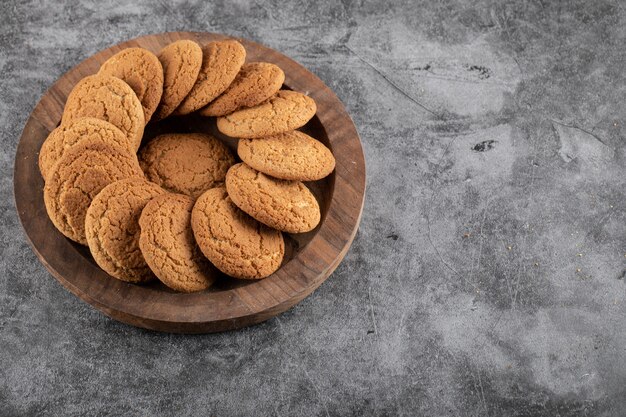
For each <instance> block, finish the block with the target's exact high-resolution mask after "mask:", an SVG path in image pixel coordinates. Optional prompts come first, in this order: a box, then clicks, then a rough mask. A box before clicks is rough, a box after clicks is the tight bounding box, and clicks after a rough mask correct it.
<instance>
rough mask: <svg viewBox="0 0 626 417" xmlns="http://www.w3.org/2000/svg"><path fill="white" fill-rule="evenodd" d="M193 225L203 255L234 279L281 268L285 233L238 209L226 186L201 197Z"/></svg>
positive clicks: (252, 276)
mask: <svg viewBox="0 0 626 417" xmlns="http://www.w3.org/2000/svg"><path fill="white" fill-rule="evenodd" d="M191 226H192V229H193V233H194V237H195V238H196V242H198V246H199V247H200V249H201V250H202V253H203V254H204V256H206V257H207V258H208V259H209V260H210V261H211V262H212V263H213V265H215V266H216V267H217V268H218V269H219V270H220V271H222V272H224V273H225V274H227V275H230V276H232V277H235V278H242V279H260V278H265V277H267V276H269V275H271V274H272V273H274V272H275V271H276V270H277V269H278V268H279V267H280V264H281V262H282V259H283V256H284V254H285V243H284V241H283V236H282V234H281V233H280V232H279V231H278V230H274V229H271V228H269V227H267V226H265V225H263V224H261V223H259V222H257V221H256V220H254V219H253V218H252V217H250V216H248V215H247V214H246V213H244V212H243V211H241V210H240V209H239V208H237V206H236V205H235V204H234V203H233V202H232V201H231V199H230V197H228V194H227V192H226V189H225V188H224V187H217V188H213V189H211V190H208V191H207V192H205V193H204V194H202V195H201V196H200V197H199V198H198V200H197V201H196V204H195V205H194V207H193V210H192V212H191Z"/></svg>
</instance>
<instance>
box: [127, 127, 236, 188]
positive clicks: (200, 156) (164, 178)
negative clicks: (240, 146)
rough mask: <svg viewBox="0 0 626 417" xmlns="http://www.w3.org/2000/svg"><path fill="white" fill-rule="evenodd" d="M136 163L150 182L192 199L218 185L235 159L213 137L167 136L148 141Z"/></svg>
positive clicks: (180, 134)
mask: <svg viewBox="0 0 626 417" xmlns="http://www.w3.org/2000/svg"><path fill="white" fill-rule="evenodd" d="M139 163H140V165H141V168H142V169H143V171H144V173H145V174H146V177H147V178H148V179H149V180H150V181H152V182H154V183H156V184H159V185H160V186H161V187H163V188H165V189H166V190H168V191H172V192H175V193H180V194H186V195H189V196H191V197H194V198H195V197H198V196H199V195H200V194H202V193H203V192H205V191H206V190H208V189H209V188H213V187H215V186H217V185H220V184H221V183H222V182H223V181H224V178H225V177H226V172H227V171H228V168H230V167H231V166H232V165H233V164H234V163H235V158H234V157H233V155H232V153H231V152H230V150H229V149H228V148H227V147H226V146H225V145H224V144H223V143H222V142H220V141H219V139H216V138H214V137H213V136H210V135H205V134H202V133H170V134H164V135H161V136H157V137H156V138H154V139H153V140H152V141H150V142H149V143H148V145H147V146H146V147H145V148H143V149H142V151H141V152H140V155H139Z"/></svg>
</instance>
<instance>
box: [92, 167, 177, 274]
mask: <svg viewBox="0 0 626 417" xmlns="http://www.w3.org/2000/svg"><path fill="white" fill-rule="evenodd" d="M165 192H166V191H165V190H163V189H162V188H161V187H159V186H158V185H156V184H154V183H151V182H148V181H146V180H145V179H144V178H141V177H131V178H126V179H123V180H121V181H117V182H114V183H112V184H109V185H107V186H106V187H104V188H103V189H102V191H101V192H100V193H99V194H98V195H97V196H96V197H95V198H94V199H93V201H92V202H91V205H90V206H89V209H88V210H87V216H86V218H85V232H86V235H87V243H88V244H89V250H90V251H91V254H92V255H93V258H94V259H95V261H96V263H97V264H98V265H99V266H100V268H102V269H104V270H105V271H106V272H108V273H109V274H110V275H112V276H114V277H115V278H117V279H120V280H122V281H127V282H146V281H150V280H151V279H153V278H154V275H153V274H152V271H151V270H150V268H149V267H148V264H146V261H145V259H144V257H143V255H142V254H141V250H140V249H139V235H140V232H141V229H140V228H139V216H141V211H142V210H143V208H144V207H145V206H146V204H148V202H149V201H150V200H152V199H153V198H154V197H156V196H158V195H161V194H164V193H165Z"/></svg>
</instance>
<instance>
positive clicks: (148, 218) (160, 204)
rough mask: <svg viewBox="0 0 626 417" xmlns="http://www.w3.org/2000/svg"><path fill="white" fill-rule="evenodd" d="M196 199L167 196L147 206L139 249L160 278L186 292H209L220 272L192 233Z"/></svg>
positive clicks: (141, 219)
mask: <svg viewBox="0 0 626 417" xmlns="http://www.w3.org/2000/svg"><path fill="white" fill-rule="evenodd" d="M193 204H194V199H193V198H191V197H188V196H186V195H181V194H170V193H167V194H163V195H160V196H158V197H155V198H154V199H152V201H150V202H149V203H148V204H146V206H145V207H144V209H143V211H142V212H141V217H140V218H139V227H141V236H140V237H139V248H140V249H141V253H142V254H143V257H144V259H145V260H146V263H147V264H148V266H149V267H150V269H152V272H154V273H155V275H156V276H157V278H159V280H161V282H163V283H164V284H165V285H167V286H168V287H170V288H172V289H174V290H176V291H182V292H194V291H202V290H206V289H207V288H209V287H210V286H211V284H213V282H214V281H215V278H216V277H217V274H218V272H217V270H216V269H215V267H214V266H213V265H211V263H210V262H209V261H208V260H207V259H206V258H205V257H204V256H203V255H202V252H200V248H198V245H197V244H196V241H195V239H194V237H193V231H192V230H191V209H192V208H193Z"/></svg>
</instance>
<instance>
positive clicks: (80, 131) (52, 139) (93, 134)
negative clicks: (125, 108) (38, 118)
mask: <svg viewBox="0 0 626 417" xmlns="http://www.w3.org/2000/svg"><path fill="white" fill-rule="evenodd" d="M93 141H100V142H102V143H107V144H109V145H115V146H119V147H120V148H123V149H127V150H128V151H129V152H131V153H134V152H135V149H134V148H135V145H134V144H133V143H131V142H130V141H129V140H128V138H127V137H126V135H124V133H122V131H121V130H119V129H118V128H117V127H115V126H113V125H112V124H111V123H109V122H105V121H104V120H100V119H94V118H93V117H83V118H80V119H75V120H73V121H71V122H70V123H68V124H66V125H61V126H59V127H57V128H56V129H54V130H53V131H52V132H50V134H49V135H48V137H47V138H46V140H45V141H44V143H43V145H41V150H40V151H39V170H40V171H41V176H42V177H43V178H44V180H45V179H46V175H47V174H48V172H49V171H50V169H51V168H52V166H53V165H54V164H55V162H56V161H58V160H59V159H60V158H61V157H62V156H63V155H64V154H65V152H66V151H67V150H68V149H69V148H71V147H72V146H74V145H78V144H80V143H83V142H93Z"/></svg>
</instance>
